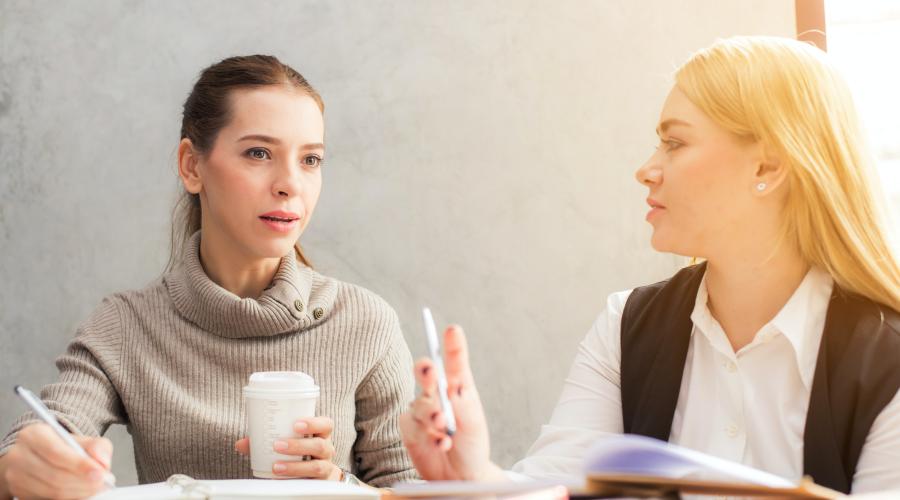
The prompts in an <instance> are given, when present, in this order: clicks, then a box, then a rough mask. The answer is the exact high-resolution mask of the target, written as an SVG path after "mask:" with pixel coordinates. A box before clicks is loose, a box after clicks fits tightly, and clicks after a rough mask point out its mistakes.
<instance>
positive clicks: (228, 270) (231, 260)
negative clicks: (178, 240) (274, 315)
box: [200, 231, 281, 299]
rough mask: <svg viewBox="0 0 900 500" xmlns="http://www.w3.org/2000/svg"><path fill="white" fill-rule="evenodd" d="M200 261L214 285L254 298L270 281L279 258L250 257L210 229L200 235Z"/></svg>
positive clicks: (279, 261) (279, 260) (243, 296)
mask: <svg viewBox="0 0 900 500" xmlns="http://www.w3.org/2000/svg"><path fill="white" fill-rule="evenodd" d="M200 263H201V264H202V265H203V270H204V271H205V272H206V275H207V276H209V279H211V280H212V281H213V282H214V283H215V284H217V285H219V286H221V287H222V288H224V289H226V290H228V291H229V292H231V293H233V294H235V295H237V296H238V297H241V298H253V299H255V298H257V297H259V296H260V295H262V292H263V290H264V289H265V288H266V287H267V286H268V285H269V283H271V282H272V278H273V277H274V276H275V272H276V271H278V265H279V264H280V263H281V259H280V258H263V259H261V258H259V257H251V256H249V255H247V254H245V253H243V252H241V251H240V250H239V248H238V247H237V246H236V245H235V244H234V243H233V242H230V241H224V238H223V237H222V236H220V235H217V234H216V233H215V232H213V231H209V232H207V231H204V232H203V236H202V237H201V238H200Z"/></svg>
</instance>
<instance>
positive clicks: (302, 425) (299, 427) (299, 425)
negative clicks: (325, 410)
mask: <svg viewBox="0 0 900 500" xmlns="http://www.w3.org/2000/svg"><path fill="white" fill-rule="evenodd" d="M307 427H309V425H308V424H307V423H306V422H304V421H302V420H301V421H299V422H297V423H295V424H294V430H295V431H297V432H303V431H305V430H306V428H307Z"/></svg>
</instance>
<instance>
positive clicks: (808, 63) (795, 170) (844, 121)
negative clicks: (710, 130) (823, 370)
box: [675, 36, 900, 310]
mask: <svg viewBox="0 0 900 500" xmlns="http://www.w3.org/2000/svg"><path fill="white" fill-rule="evenodd" d="M675 81H676V85H677V87H678V88H679V89H680V90H681V91H682V92H684V93H685V94H686V95H687V97H688V99H690V100H691V102H693V103H694V104H695V105H696V106H698V107H699V108H700V109H702V110H703V111H704V112H705V113H706V114H707V115H709V116H710V117H711V118H712V119H713V120H714V121H715V122H716V123H718V124H719V125H720V126H722V127H724V128H725V129H726V130H728V131H730V132H731V133H733V134H735V135H737V136H739V137H743V138H748V139H751V140H757V141H760V142H761V144H763V145H764V147H765V148H767V149H769V150H770V151H772V152H773V153H775V154H776V155H778V157H779V158H780V159H781V161H782V162H785V163H786V165H787V169H788V179H789V180H788V184H789V194H788V196H787V201H786V204H785V211H784V219H783V220H784V223H783V228H782V229H783V241H786V242H788V243H791V244H793V245H796V248H797V249H798V250H799V252H800V254H801V256H802V257H803V258H804V259H805V260H806V261H807V262H808V263H809V264H811V265H815V266H818V267H820V268H822V269H825V270H826V271H828V273H830V274H831V276H832V277H833V278H834V280H835V283H837V284H838V285H839V286H840V287H841V288H843V289H844V290H847V291H849V292H853V293H856V294H859V295H862V296H864V297H867V298H869V299H871V300H873V301H875V302H878V303H881V304H884V305H887V306H888V307H891V308H892V309H894V310H900V265H898V257H897V255H896V253H895V251H896V250H895V248H893V247H892V245H891V241H890V239H889V233H888V222H887V221H888V218H887V211H886V209H885V200H884V195H883V193H882V192H881V190H880V189H879V186H878V184H877V182H876V181H875V173H874V165H873V160H872V158H871V156H870V155H869V152H868V150H867V147H866V145H865V141H864V139H863V133H862V130H861V127H860V124H859V120H858V118H857V115H856V110H855V107H854V104H853V99H852V97H851V95H850V91H849V89H848V87H847V84H846V82H845V81H844V79H843V78H842V77H841V75H840V74H839V73H838V71H837V70H836V69H835V68H834V66H833V65H832V64H831V63H830V62H829V60H828V58H827V56H826V55H825V53H824V52H822V51H821V50H819V49H817V48H815V47H813V46H812V45H809V44H806V43H803V42H798V41H796V40H791V39H787V38H776V37H762V36H756V37H735V38H728V39H725V40H719V41H718V42H716V43H715V44H714V45H712V46H711V47H708V48H706V49H703V50H701V51H699V52H697V53H696V54H694V55H693V56H691V58H690V59H689V60H688V61H687V62H686V63H685V64H684V65H683V66H682V67H681V68H679V69H678V71H677V72H676V75H675Z"/></svg>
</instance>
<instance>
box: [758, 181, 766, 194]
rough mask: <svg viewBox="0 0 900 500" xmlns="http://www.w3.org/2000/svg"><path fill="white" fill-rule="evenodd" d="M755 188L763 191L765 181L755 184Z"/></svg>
mask: <svg viewBox="0 0 900 500" xmlns="http://www.w3.org/2000/svg"><path fill="white" fill-rule="evenodd" d="M756 190H757V191H760V192H762V191H765V190H766V183H765V182H760V183H759V184H757V185H756Z"/></svg>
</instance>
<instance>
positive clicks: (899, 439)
mask: <svg viewBox="0 0 900 500" xmlns="http://www.w3.org/2000/svg"><path fill="white" fill-rule="evenodd" d="M881 490H900V391H898V392H897V394H895V395H894V399H892V400H891V402H890V403H888V405H887V406H885V407H884V409H883V410H881V413H880V414H878V417H876V418H875V422H873V423H872V428H871V429H870V430H869V435H868V436H867V437H866V443H865V444H864V445H863V449H862V453H861V454H860V456H859V463H857V465H856V473H855V474H854V476H853V486H852V491H851V493H853V494H856V493H865V492H872V491H881Z"/></svg>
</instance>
